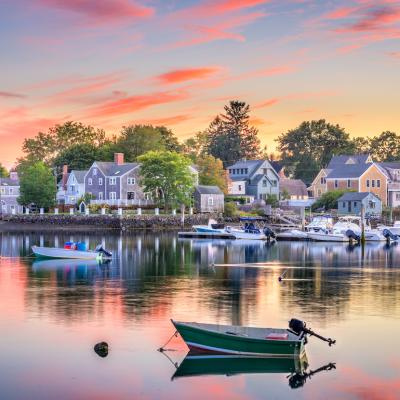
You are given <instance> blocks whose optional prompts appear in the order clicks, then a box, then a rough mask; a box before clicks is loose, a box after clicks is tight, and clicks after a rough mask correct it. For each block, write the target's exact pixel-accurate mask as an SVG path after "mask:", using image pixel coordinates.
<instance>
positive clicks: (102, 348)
mask: <svg viewBox="0 0 400 400" xmlns="http://www.w3.org/2000/svg"><path fill="white" fill-rule="evenodd" d="M94 351H95V353H96V354H97V355H98V356H100V357H103V358H104V357H107V356H108V343H107V342H100V343H97V344H95V345H94Z"/></svg>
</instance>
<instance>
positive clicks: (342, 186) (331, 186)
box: [326, 178, 367, 192]
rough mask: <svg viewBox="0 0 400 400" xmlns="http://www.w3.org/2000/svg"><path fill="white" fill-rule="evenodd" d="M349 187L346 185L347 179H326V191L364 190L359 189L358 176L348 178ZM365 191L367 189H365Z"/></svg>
mask: <svg viewBox="0 0 400 400" xmlns="http://www.w3.org/2000/svg"><path fill="white" fill-rule="evenodd" d="M335 180H336V181H337V183H338V186H337V187H336V186H335ZM350 183H351V185H350V187H349V186H348V185H347V179H327V181H326V184H327V191H331V190H355V191H356V192H358V191H360V192H363V191H364V190H360V189H359V185H358V178H352V179H351V180H350ZM365 192H367V190H365Z"/></svg>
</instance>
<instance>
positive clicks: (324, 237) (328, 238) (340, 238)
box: [307, 232, 349, 243]
mask: <svg viewBox="0 0 400 400" xmlns="http://www.w3.org/2000/svg"><path fill="white" fill-rule="evenodd" d="M307 237H308V239H309V240H313V241H315V242H342V243H345V242H348V241H349V238H348V237H347V236H346V235H343V234H341V233H336V234H335V233H331V234H330V233H316V232H309V233H308V234H307Z"/></svg>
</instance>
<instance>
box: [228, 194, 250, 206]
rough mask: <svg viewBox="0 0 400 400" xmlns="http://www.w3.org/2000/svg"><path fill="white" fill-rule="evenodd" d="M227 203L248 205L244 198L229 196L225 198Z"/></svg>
mask: <svg viewBox="0 0 400 400" xmlns="http://www.w3.org/2000/svg"><path fill="white" fill-rule="evenodd" d="M225 201H226V202H227V203H231V202H233V203H239V204H246V198H245V197H243V196H229V197H226V198H225Z"/></svg>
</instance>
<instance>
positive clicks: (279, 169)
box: [269, 161, 283, 174]
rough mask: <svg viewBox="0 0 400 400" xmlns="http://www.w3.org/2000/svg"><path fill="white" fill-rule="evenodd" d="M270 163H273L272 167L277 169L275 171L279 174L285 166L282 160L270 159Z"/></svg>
mask: <svg viewBox="0 0 400 400" xmlns="http://www.w3.org/2000/svg"><path fill="white" fill-rule="evenodd" d="M269 163H270V164H271V165H272V168H273V169H274V170H275V172H276V173H277V174H279V172H280V171H281V169H282V168H283V165H282V164H281V162H280V161H270V162H269Z"/></svg>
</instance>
